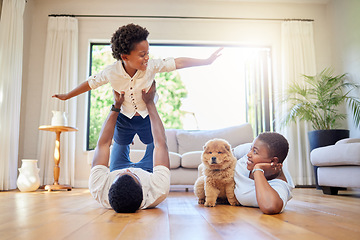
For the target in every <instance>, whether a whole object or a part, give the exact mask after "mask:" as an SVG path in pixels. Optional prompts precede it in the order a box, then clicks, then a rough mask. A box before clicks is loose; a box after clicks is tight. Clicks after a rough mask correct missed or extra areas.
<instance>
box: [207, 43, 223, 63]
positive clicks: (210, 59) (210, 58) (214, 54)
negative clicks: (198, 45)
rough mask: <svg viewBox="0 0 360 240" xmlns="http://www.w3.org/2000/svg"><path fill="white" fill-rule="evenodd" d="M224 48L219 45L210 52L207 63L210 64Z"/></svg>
mask: <svg viewBox="0 0 360 240" xmlns="http://www.w3.org/2000/svg"><path fill="white" fill-rule="evenodd" d="M223 49H224V48H223V47H221V48H219V49H218V50H216V51H215V52H214V53H213V54H211V56H210V57H209V58H208V59H207V60H208V62H209V64H212V63H213V62H214V61H215V60H216V59H217V58H218V57H220V56H221V53H220V52H221V50H223Z"/></svg>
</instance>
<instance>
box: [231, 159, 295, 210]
mask: <svg viewBox="0 0 360 240" xmlns="http://www.w3.org/2000/svg"><path fill="white" fill-rule="evenodd" d="M246 162H247V156H246V155H245V156H244V157H242V158H240V159H239V160H238V161H237V164H236V167H235V175H234V180H235V190H234V192H235V196H236V199H237V200H238V201H239V203H240V204H241V205H243V206H248V207H259V205H258V202H257V200H256V192H255V182H254V180H252V179H251V178H249V174H250V171H249V170H248V169H247V163H246ZM282 170H283V172H284V175H285V177H286V180H287V182H285V181H283V180H280V179H273V180H269V181H268V183H269V185H270V186H271V187H272V188H273V189H274V190H275V191H276V192H277V193H278V194H279V196H280V198H281V199H282V201H283V207H282V209H281V212H282V211H283V210H284V208H285V206H286V204H287V202H288V201H289V200H290V199H291V198H292V195H291V191H292V189H293V188H294V183H293V181H292V178H291V176H290V174H289V172H288V171H287V170H286V169H285V168H283V169H282Z"/></svg>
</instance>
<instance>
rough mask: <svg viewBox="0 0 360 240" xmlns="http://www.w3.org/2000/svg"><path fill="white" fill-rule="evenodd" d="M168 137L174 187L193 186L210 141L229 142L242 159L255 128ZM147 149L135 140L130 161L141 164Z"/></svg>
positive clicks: (171, 131)
mask: <svg viewBox="0 0 360 240" xmlns="http://www.w3.org/2000/svg"><path fill="white" fill-rule="evenodd" d="M165 133H166V138H167V144H168V148H169V155H170V171H171V179H170V184H171V185H194V183H195V181H196V179H197V176H198V166H199V164H200V163H201V153H202V150H203V146H204V145H205V143H206V142H207V141H208V140H210V139H213V138H223V139H226V140H227V141H228V142H229V143H230V145H231V146H232V148H234V155H235V156H236V157H237V158H238V159H239V158H240V157H242V156H243V155H244V154H246V153H247V152H248V150H249V149H250V145H251V143H252V141H253V139H254V135H253V130H252V127H251V125H250V124H247V123H246V124H242V125H238V126H233V127H228V128H223V129H217V130H198V131H197V130H195V131H187V130H179V129H166V132H165ZM145 148H146V146H145V145H144V144H142V143H141V142H140V140H139V138H138V137H137V136H135V139H134V145H131V147H130V159H131V161H133V162H138V161H140V159H141V158H142V157H143V156H144V153H145ZM92 158H93V151H92V153H89V154H88V162H90V163H91V161H92Z"/></svg>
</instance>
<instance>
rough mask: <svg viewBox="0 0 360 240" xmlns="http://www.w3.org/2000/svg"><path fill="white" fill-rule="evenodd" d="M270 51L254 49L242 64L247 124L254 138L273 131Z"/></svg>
mask: <svg viewBox="0 0 360 240" xmlns="http://www.w3.org/2000/svg"><path fill="white" fill-rule="evenodd" d="M271 68H272V66H271V57H270V49H256V50H253V52H252V53H251V54H250V55H249V58H248V59H246V61H245V63H244V69H245V70H244V72H245V77H244V78H245V88H246V106H247V110H246V111H247V114H246V116H247V122H249V123H251V126H252V128H253V130H254V133H255V136H257V135H258V134H259V133H261V132H265V131H273V130H274V127H273V120H274V111H273V105H274V100H273V84H272V73H271Z"/></svg>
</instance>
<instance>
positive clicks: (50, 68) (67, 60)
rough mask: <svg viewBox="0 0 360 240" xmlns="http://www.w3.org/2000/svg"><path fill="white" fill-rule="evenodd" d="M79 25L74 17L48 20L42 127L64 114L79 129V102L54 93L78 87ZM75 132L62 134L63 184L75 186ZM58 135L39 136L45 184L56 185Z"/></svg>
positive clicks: (39, 154)
mask: <svg viewBox="0 0 360 240" xmlns="http://www.w3.org/2000/svg"><path fill="white" fill-rule="evenodd" d="M77 64H78V22H77V19H75V18H73V17H49V20H48V30H47V39H46V49H45V65H44V81H43V82H44V84H43V91H42V105H41V113H40V114H41V115H40V125H50V123H51V118H52V115H53V114H52V111H53V110H55V111H62V112H65V113H66V115H67V118H68V125H69V126H71V127H76V125H75V124H76V98H74V99H70V100H67V101H60V100H58V99H55V98H52V97H51V96H52V95H54V94H55V93H65V92H68V91H70V90H71V89H73V88H75V87H76V86H77V69H78V65H77ZM75 136H76V133H75V132H66V133H62V134H61V149H60V156H61V159H60V177H59V182H60V183H61V184H69V185H74V183H75ZM54 148H55V133H54V132H45V131H40V132H39V142H38V159H39V168H40V177H41V179H42V181H43V184H52V183H53V182H54V174H53V171H54V170H53V168H54Z"/></svg>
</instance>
